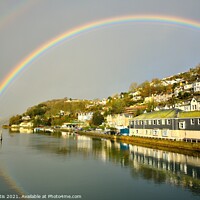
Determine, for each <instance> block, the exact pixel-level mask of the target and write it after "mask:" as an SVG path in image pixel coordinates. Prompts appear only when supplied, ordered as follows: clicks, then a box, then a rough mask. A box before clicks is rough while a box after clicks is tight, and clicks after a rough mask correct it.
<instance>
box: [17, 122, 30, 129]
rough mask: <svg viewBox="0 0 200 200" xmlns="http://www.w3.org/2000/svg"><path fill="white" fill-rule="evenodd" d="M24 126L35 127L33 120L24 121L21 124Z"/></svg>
mask: <svg viewBox="0 0 200 200" xmlns="http://www.w3.org/2000/svg"><path fill="white" fill-rule="evenodd" d="M19 126H20V127H22V128H32V127H33V122H22V123H20V125H19Z"/></svg>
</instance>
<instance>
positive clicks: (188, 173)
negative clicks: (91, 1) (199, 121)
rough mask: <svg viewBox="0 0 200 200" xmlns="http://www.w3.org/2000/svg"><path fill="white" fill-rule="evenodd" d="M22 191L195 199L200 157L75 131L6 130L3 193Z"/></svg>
mask: <svg viewBox="0 0 200 200" xmlns="http://www.w3.org/2000/svg"><path fill="white" fill-rule="evenodd" d="M23 195H24V196H23ZM21 197H24V199H33V198H34V199H42V198H43V199H70V198H71V199H72V198H74V199H84V200H111V199H115V200H122V199H123V200H127V199H134V200H151V199H153V200H157V199H158V200H160V199H162V200H165V199H166V200H169V199H181V200H190V199H195V200H196V199H199V197H200V157H197V156H188V155H183V154H178V153H172V152H167V151H161V150H156V149H151V148H145V147H140V146H135V145H128V144H124V143H118V142H116V141H111V140H106V139H94V138H90V137H87V136H80V135H77V134H67V133H63V134H62V135H61V136H60V137H58V136H57V137H56V136H50V135H42V134H27V133H15V132H12V133H9V131H8V130H3V142H2V143H0V199H17V198H21Z"/></svg>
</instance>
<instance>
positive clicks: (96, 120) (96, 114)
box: [91, 111, 104, 126]
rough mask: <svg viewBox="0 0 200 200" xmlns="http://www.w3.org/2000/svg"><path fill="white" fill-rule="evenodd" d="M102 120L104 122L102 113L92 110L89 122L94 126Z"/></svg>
mask: <svg viewBox="0 0 200 200" xmlns="http://www.w3.org/2000/svg"><path fill="white" fill-rule="evenodd" d="M103 122H104V117H103V115H102V114H101V113H100V112H99V111H96V112H94V113H93V116H92V120H91V124H92V125H95V126H99V125H101V124H102V123H103Z"/></svg>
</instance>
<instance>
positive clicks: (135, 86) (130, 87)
mask: <svg viewBox="0 0 200 200" xmlns="http://www.w3.org/2000/svg"><path fill="white" fill-rule="evenodd" d="M137 87H138V84H137V83H136V82H132V83H131V85H130V86H129V92H135V91H136V90H137Z"/></svg>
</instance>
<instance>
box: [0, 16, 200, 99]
mask: <svg viewBox="0 0 200 200" xmlns="http://www.w3.org/2000/svg"><path fill="white" fill-rule="evenodd" d="M130 22H137V23H145V22H153V23H161V24H169V25H175V26H181V27H186V28H190V29H196V30H200V23H199V22H196V21H192V20H189V19H184V18H178V17H171V16H161V15H130V16H120V17H114V18H108V19H103V20H99V21H94V22H91V23H88V24H84V25H82V26H78V27H76V28H74V29H71V30H69V31H66V32H64V33H63V34H61V35H59V36H57V37H55V38H53V39H51V40H50V41H48V42H46V43H45V44H43V45H41V46H40V47H38V48H37V49H36V50H34V51H33V52H32V53H31V54H29V55H28V56H27V57H25V58H24V59H23V60H22V61H21V62H20V63H19V64H17V65H16V66H15V67H14V68H13V70H12V71H11V72H10V73H9V74H8V75H7V76H6V77H5V79H4V80H3V81H2V82H1V83H0V95H1V94H2V93H3V92H4V91H5V89H6V88H7V87H8V85H9V84H10V83H11V82H12V81H13V80H14V79H15V78H16V77H17V75H18V74H19V73H20V72H21V71H22V70H23V69H25V68H26V67H28V66H29V65H30V64H31V63H32V62H33V61H35V60H36V59H37V58H39V57H40V56H41V55H42V54H43V53H45V52H46V51H48V50H49V49H50V48H52V47H55V46H57V45H58V44H60V43H62V42H63V41H65V40H67V39H70V38H75V37H76V36H79V35H81V34H83V33H85V32H87V31H91V30H96V29H98V28H103V27H107V26H111V25H117V24H122V23H130Z"/></svg>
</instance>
